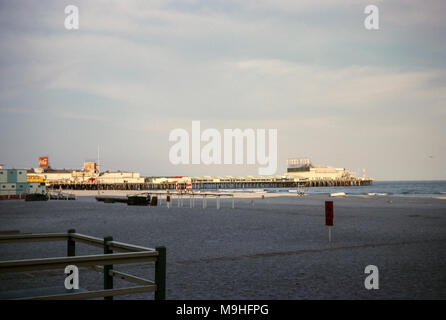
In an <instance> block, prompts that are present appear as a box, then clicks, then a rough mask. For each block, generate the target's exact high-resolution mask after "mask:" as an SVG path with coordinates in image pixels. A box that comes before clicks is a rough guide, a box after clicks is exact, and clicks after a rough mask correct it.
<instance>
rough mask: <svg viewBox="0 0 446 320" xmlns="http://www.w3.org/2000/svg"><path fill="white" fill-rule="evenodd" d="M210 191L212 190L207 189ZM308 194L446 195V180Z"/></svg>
mask: <svg viewBox="0 0 446 320" xmlns="http://www.w3.org/2000/svg"><path fill="white" fill-rule="evenodd" d="M289 190H296V188H265V189H263V191H265V192H268V193H289V192H290V191H289ZM207 191H210V190H207ZM219 191H229V192H261V191H262V189H230V190H229V189H226V190H221V189H220V190H219ZM303 191H304V192H305V193H308V194H330V193H334V192H345V193H346V194H347V195H378V196H379V195H392V196H406V197H409V196H413V197H440V196H444V197H446V181H445V180H435V181H374V182H373V184H372V185H370V186H360V187H359V186H352V187H313V188H303Z"/></svg>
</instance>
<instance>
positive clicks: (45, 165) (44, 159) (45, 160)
mask: <svg viewBox="0 0 446 320" xmlns="http://www.w3.org/2000/svg"><path fill="white" fill-rule="evenodd" d="M39 167H40V168H42V169H47V168H48V157H40V158H39Z"/></svg>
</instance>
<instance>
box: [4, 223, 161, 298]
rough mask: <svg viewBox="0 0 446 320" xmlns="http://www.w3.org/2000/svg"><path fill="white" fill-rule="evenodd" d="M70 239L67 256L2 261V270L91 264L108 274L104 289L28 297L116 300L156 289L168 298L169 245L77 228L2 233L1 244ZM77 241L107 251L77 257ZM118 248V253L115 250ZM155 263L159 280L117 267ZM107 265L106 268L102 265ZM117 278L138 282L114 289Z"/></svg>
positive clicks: (14, 270)
mask: <svg viewBox="0 0 446 320" xmlns="http://www.w3.org/2000/svg"><path fill="white" fill-rule="evenodd" d="M42 241H67V257H56V258H42V259H26V260H10V261H0V273H7V272H23V271H34V270H50V269H59V268H65V267H66V266H67V265H75V266H77V267H90V268H91V269H93V270H95V271H99V272H101V273H103V274H104V289H103V290H96V291H87V292H74V293H64V294H55V295H45V296H33V297H24V299H31V300H65V299H68V300H77V299H90V298H100V297H104V299H106V300H112V299H113V296H117V295H127V294H135V293H142V292H155V300H165V298H166V248H165V247H157V248H155V249H152V248H145V247H141V246H136V245H131V244H127V243H122V242H118V241H113V238H112V237H105V238H104V239H100V238H96V237H91V236H87V235H84V234H80V233H76V231H75V230H74V229H70V230H68V232H67V233H41V234H12V235H0V244H3V243H11V242H42ZM76 242H81V243H85V244H88V245H93V246H97V247H102V248H103V249H104V254H96V255H83V256H76ZM115 251H117V253H115ZM141 262H154V263H155V281H151V280H147V279H144V278H140V277H136V276H133V275H130V274H126V273H123V272H119V271H116V270H114V269H113V265H116V264H128V263H141ZM100 266H103V267H100ZM113 277H117V278H120V279H124V280H127V281H128V282H131V283H135V284H138V286H131V287H125V288H116V289H114V288H113Z"/></svg>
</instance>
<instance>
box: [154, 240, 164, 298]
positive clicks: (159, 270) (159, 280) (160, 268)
mask: <svg viewBox="0 0 446 320" xmlns="http://www.w3.org/2000/svg"><path fill="white" fill-rule="evenodd" d="M155 249H156V251H157V252H158V258H157V259H156V263H155V283H156V291H155V300H166V247H156V248H155Z"/></svg>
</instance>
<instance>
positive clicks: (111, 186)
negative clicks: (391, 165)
mask: <svg viewBox="0 0 446 320" xmlns="http://www.w3.org/2000/svg"><path fill="white" fill-rule="evenodd" d="M372 183H373V179H371V178H348V179H315V180H308V179H301V180H299V179H295V178H288V177H280V178H276V177H274V178H272V177H264V178H263V177H259V178H257V177H240V178H206V179H205V178H191V179H190V182H185V181H178V182H172V181H169V182H154V181H152V179H151V178H146V180H145V182H144V183H100V184H97V183H89V182H85V183H71V182H69V181H68V182H67V181H61V182H57V181H56V182H49V183H48V184H47V186H48V188H49V189H52V190H97V189H98V188H99V190H187V189H189V190H219V189H222V190H224V189H264V188H312V187H347V186H368V185H371V184H372Z"/></svg>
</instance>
